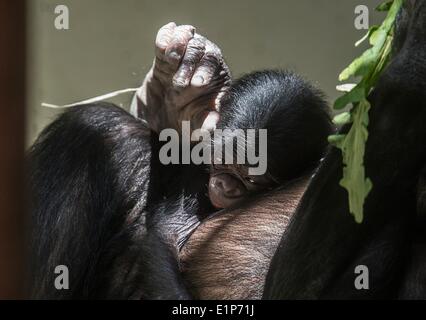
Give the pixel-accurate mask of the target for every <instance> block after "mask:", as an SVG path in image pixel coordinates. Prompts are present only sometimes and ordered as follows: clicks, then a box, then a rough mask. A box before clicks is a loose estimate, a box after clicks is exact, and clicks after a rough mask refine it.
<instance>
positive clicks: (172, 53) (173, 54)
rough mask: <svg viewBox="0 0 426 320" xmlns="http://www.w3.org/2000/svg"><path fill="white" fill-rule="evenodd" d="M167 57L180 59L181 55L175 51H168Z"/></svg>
mask: <svg viewBox="0 0 426 320" xmlns="http://www.w3.org/2000/svg"><path fill="white" fill-rule="evenodd" d="M169 58H170V59H173V60H180V58H181V56H180V54H179V53H178V52H177V51H170V53H169Z"/></svg>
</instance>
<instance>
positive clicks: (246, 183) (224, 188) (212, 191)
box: [209, 165, 277, 209]
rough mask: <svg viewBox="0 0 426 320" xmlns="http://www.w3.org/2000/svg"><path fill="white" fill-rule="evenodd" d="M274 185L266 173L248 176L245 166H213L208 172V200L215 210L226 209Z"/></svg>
mask: <svg viewBox="0 0 426 320" xmlns="http://www.w3.org/2000/svg"><path fill="white" fill-rule="evenodd" d="M276 185H277V184H276V183H275V182H274V181H273V179H272V178H271V177H270V175H269V174H268V172H267V173H266V174H264V175H260V176H250V175H249V174H248V167H247V166H243V165H213V166H212V167H211V171H210V181H209V198H210V201H211V203H212V204H213V206H215V207H216V208H218V209H222V208H228V207H230V206H232V205H235V204H238V203H239V202H241V201H242V200H244V199H245V198H247V196H249V195H252V194H254V193H259V192H261V191H264V190H267V189H270V188H272V187H274V186H276Z"/></svg>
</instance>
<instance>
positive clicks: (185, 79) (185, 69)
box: [173, 38, 205, 88]
mask: <svg viewBox="0 0 426 320" xmlns="http://www.w3.org/2000/svg"><path fill="white" fill-rule="evenodd" d="M204 50H205V45H204V41H203V39H200V38H193V39H191V41H190V42H189V43H188V47H187V49H186V52H185V56H184V57H183V59H182V62H181V64H180V66H179V69H178V71H177V72H176V74H175V76H174V77H173V84H174V85H175V86H177V87H181V88H184V87H187V86H188V85H189V84H190V82H191V79H192V76H193V74H194V71H195V69H196V66H197V65H198V64H199V62H200V60H201V58H202V57H203V56H204Z"/></svg>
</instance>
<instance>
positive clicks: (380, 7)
mask: <svg viewBox="0 0 426 320" xmlns="http://www.w3.org/2000/svg"><path fill="white" fill-rule="evenodd" d="M392 4H393V0H390V1H388V2H384V3H381V4H379V5H378V6H377V7H376V11H379V12H383V11H389V9H390V8H391V6H392Z"/></svg>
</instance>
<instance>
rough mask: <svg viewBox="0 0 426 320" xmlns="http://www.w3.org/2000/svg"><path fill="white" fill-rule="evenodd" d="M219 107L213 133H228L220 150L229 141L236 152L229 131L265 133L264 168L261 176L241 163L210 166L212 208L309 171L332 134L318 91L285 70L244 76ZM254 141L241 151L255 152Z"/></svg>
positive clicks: (228, 203) (288, 180)
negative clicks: (249, 150) (215, 130)
mask: <svg viewBox="0 0 426 320" xmlns="http://www.w3.org/2000/svg"><path fill="white" fill-rule="evenodd" d="M221 105H222V109H221V110H220V120H219V122H218V124H217V129H222V130H225V129H230V131H228V133H226V131H224V134H223V137H224V139H223V141H224V144H225V149H226V144H229V143H232V145H231V146H230V147H231V148H232V149H231V150H234V153H236V149H237V144H235V139H233V137H235V134H234V133H233V130H236V129H242V130H243V131H244V132H246V131H247V130H248V129H255V132H256V136H258V134H259V129H266V130H267V131H266V132H267V135H266V137H267V152H266V156H267V159H264V161H265V162H266V164H267V169H266V172H265V173H264V174H261V175H250V174H249V172H248V171H249V167H250V166H249V165H247V164H236V162H234V164H221V165H216V164H213V165H212V166H211V174H210V181H209V197H210V200H211V202H212V204H213V205H214V206H215V207H216V208H228V207H230V206H233V205H235V204H238V203H240V202H241V200H243V199H246V198H247V197H248V196H250V195H253V194H255V193H256V194H257V193H260V192H262V191H267V190H270V189H272V188H275V187H278V186H281V185H283V184H285V183H287V182H290V181H292V180H294V179H296V178H299V177H301V176H303V175H305V174H307V173H310V172H311V171H312V170H313V169H314V168H315V167H316V166H317V165H318V163H319V160H320V159H321V157H322V156H323V154H324V150H325V148H326V145H327V136H328V135H330V133H331V132H332V130H333V129H332V127H333V126H332V123H331V121H330V116H329V114H328V112H327V110H328V106H327V104H326V102H325V101H324V99H323V95H322V93H321V92H320V91H319V90H317V89H315V88H314V87H313V86H312V85H310V84H309V83H308V82H306V81H305V80H303V79H302V78H301V77H299V76H297V75H296V74H294V73H291V72H285V71H262V72H255V73H252V74H249V75H246V76H244V77H242V78H241V79H239V80H237V81H235V82H234V83H233V84H232V86H231V88H230V90H229V92H228V93H227V94H226V96H225V97H224V98H223V100H222V102H221ZM227 134H228V136H227ZM230 135H231V136H230ZM227 138H228V139H227ZM254 140H255V141H256V143H255V144H250V143H249V142H248V143H247V149H249V148H253V147H255V150H256V152H258V150H259V143H261V140H259V139H257V138H256V139H254ZM246 152H247V151H246ZM259 156H262V155H261V154H260V155H259ZM234 158H235V157H234ZM222 163H223V161H222ZM246 163H247V162H246Z"/></svg>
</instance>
